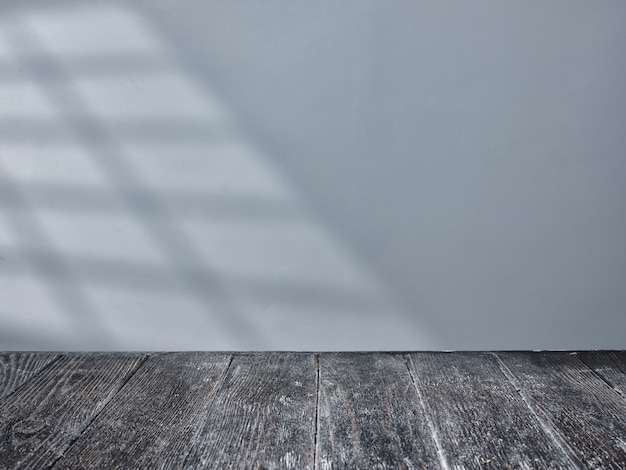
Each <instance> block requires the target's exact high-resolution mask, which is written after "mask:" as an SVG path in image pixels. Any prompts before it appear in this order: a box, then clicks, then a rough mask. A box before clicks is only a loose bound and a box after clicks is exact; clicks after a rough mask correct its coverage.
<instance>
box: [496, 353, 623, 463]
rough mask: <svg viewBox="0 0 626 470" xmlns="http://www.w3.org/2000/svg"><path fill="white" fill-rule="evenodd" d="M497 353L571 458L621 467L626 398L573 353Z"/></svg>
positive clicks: (581, 461)
mask: <svg viewBox="0 0 626 470" xmlns="http://www.w3.org/2000/svg"><path fill="white" fill-rule="evenodd" d="M498 357H499V358H500V359H501V360H502V362H503V364H504V366H505V367H506V368H508V370H510V372H511V374H512V375H513V376H514V377H515V382H516V383H517V384H518V386H519V387H520V390H521V391H522V392H523V394H524V395H525V396H527V397H528V399H529V400H530V402H531V403H532V406H533V407H534V408H535V409H536V410H537V411H538V413H539V414H540V415H541V416H542V417H543V418H544V419H545V420H546V422H547V423H548V425H549V426H550V427H551V428H552V429H553V430H554V434H555V436H557V438H559V439H561V440H562V442H563V444H564V447H565V448H566V449H567V450H568V452H569V453H570V455H571V457H572V460H574V461H575V462H576V463H577V464H579V465H581V466H583V467H585V468H625V467H626V400H624V398H623V397H622V396H620V394H619V393H617V392H616V391H615V390H614V389H613V388H612V387H611V386H610V385H608V384H607V383H606V382H605V381H604V380H602V379H601V378H600V377H598V375H597V374H596V373H595V372H594V371H593V370H591V369H590V368H589V367H588V366H587V365H586V364H585V363H584V362H583V361H581V360H580V359H579V358H578V354H577V353H563V352H546V353H507V354H498Z"/></svg>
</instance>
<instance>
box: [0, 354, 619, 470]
mask: <svg viewBox="0 0 626 470" xmlns="http://www.w3.org/2000/svg"><path fill="white" fill-rule="evenodd" d="M0 433H1V436H2V437H1V439H0V468H37V469H39V468H49V467H53V468H107V469H108V468H150V469H152V468H227V467H230V468H252V467H254V468H320V469H322V468H510V467H516V468H517V467H522V468H579V467H583V468H625V467H626V352H624V351H589V352H364V353H295V352H258V353H254V352H236V353H219V352H167V353H138V352H117V353H8V352H7V353H0Z"/></svg>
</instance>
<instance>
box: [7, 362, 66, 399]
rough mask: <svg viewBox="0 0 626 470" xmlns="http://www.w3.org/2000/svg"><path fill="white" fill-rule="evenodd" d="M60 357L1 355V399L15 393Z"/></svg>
mask: <svg viewBox="0 0 626 470" xmlns="http://www.w3.org/2000/svg"><path fill="white" fill-rule="evenodd" d="M59 357H60V356H59V355H58V354H49V353H4V354H0V398H2V397H5V396H7V395H9V394H10V393H13V391H14V390H15V389H16V388H18V387H19V386H20V385H22V384H23V383H24V382H26V381H27V380H28V379H30V378H31V377H32V376H33V375H35V374H37V373H38V372H40V371H41V370H42V369H43V368H44V367H46V366H47V365H48V364H50V363H51V362H52V361H54V360H55V359H58V358H59Z"/></svg>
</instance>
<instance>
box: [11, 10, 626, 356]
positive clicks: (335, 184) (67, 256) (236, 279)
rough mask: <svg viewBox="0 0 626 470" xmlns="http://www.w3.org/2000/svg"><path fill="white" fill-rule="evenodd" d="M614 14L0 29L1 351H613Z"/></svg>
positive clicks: (623, 264) (617, 284)
mask: <svg viewBox="0 0 626 470" xmlns="http://www.w3.org/2000/svg"><path fill="white" fill-rule="evenodd" d="M624 24H626V4H625V3H624V2H621V1H602V2H593V3H592V2H587V1H582V0H573V1H570V2H559V1H543V0H542V1H538V0H537V1H530V2H496V1H491V0H489V1H488V0H478V1H474V2H461V1H454V2H438V1H434V0H428V1H398V2H392V3H389V2H387V3H383V2H376V1H374V0H371V1H369V0H365V1H361V0H359V1H349V2H331V1H322V2H285V1H276V0H270V1H264V2H255V3H253V2H243V1H240V0H236V1H228V2H227V1H213V2H198V1H194V0H183V1H178V2H174V1H169V0H158V1H155V0H138V1H133V2H130V1H128V2H122V1H113V0H111V1H100V0H89V1H80V2H73V1H67V0H63V1H58V2H35V1H24V2H19V3H18V2H15V3H9V2H6V3H1V4H0V350H10V349H88V350H89V349H91V350H96V349H97V350H103V349H135V350H137V349H139V350H163V349H204V350H218V349H221V350H239V349H295V350H355V349H370V350H372V349H404V350H419V349H539V348H549V349H554V348H565V349H590V348H598V349H608V348H625V347H626V341H625V339H624V338H625V337H626V336H625V335H624V331H626V245H625V242H624V241H625V240H626V216H625V215H624V214H626V87H625V86H624V83H626V48H625V47H624V44H626V29H624V27H623V25H624Z"/></svg>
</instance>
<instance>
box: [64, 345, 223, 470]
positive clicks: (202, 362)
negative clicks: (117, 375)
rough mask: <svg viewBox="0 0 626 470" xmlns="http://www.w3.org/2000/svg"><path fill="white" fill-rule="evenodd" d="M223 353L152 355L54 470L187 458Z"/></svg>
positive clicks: (155, 464) (174, 462) (169, 463)
mask: <svg viewBox="0 0 626 470" xmlns="http://www.w3.org/2000/svg"><path fill="white" fill-rule="evenodd" d="M229 361H230V356H227V355H224V354H203V353H191V354H189V353H186V354H185V353H178V354H176V353H171V354H162V355H154V356H151V357H150V358H149V359H148V360H147V361H146V362H145V363H144V364H143V365H142V367H141V368H140V369H139V370H138V371H137V373H135V374H134V375H133V377H132V378H131V379H130V380H129V381H128V383H126V385H125V386H124V387H123V388H122V389H121V390H120V391H119V392H118V393H117V395H116V396H115V397H114V398H113V399H112V400H111V401H110V402H109V404H108V406H107V408H106V410H104V411H103V412H102V413H101V414H100V415H99V416H98V419H97V421H95V422H94V423H93V424H92V425H91V426H90V427H89V428H88V429H87V430H86V431H85V433H84V434H83V435H82V436H81V438H80V440H79V441H77V442H76V443H75V444H74V445H73V446H72V447H71V449H70V450H69V451H68V452H67V453H66V454H65V456H64V458H63V459H62V460H61V461H59V463H58V465H57V466H56V467H55V468H63V469H71V468H151V469H156V468H173V467H180V466H181V465H182V463H183V462H184V460H185V457H186V456H187V454H188V452H189V450H190V449H191V442H192V438H193V437H194V434H195V432H196V429H197V427H198V426H199V425H200V424H201V423H202V421H203V419H204V415H205V413H206V410H207V407H208V405H209V403H210V401H211V399H212V397H213V392H214V390H215V387H216V385H217V384H218V382H219V380H220V378H221V377H222V375H223V374H224V372H225V371H226V368H227V366H228V364H229Z"/></svg>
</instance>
